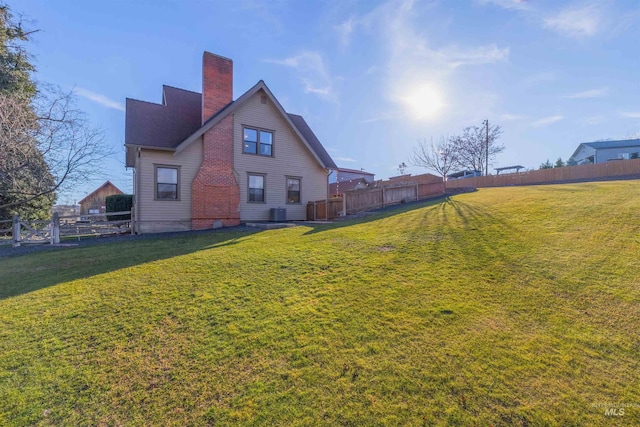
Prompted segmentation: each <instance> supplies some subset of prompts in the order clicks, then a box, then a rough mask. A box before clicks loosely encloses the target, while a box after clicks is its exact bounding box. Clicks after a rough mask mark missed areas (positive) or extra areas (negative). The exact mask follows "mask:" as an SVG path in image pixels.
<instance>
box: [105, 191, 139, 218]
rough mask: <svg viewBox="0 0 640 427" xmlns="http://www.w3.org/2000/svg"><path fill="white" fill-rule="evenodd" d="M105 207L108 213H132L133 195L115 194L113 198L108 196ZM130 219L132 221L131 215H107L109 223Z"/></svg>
mask: <svg viewBox="0 0 640 427" xmlns="http://www.w3.org/2000/svg"><path fill="white" fill-rule="evenodd" d="M105 207H106V209H107V213H109V212H124V211H130V210H131V208H132V207H133V195H131V194H114V195H113V196H107V198H106V199H105ZM128 219H131V214H124V215H107V221H124V220H128Z"/></svg>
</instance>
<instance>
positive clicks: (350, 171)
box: [338, 168, 375, 175]
mask: <svg viewBox="0 0 640 427" xmlns="http://www.w3.org/2000/svg"><path fill="white" fill-rule="evenodd" d="M338 172H348V173H359V174H361V175H375V174H374V173H371V172H367V171H364V170H361V169H347V168H338Z"/></svg>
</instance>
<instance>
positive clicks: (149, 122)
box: [125, 80, 337, 169]
mask: <svg viewBox="0 0 640 427" xmlns="http://www.w3.org/2000/svg"><path fill="white" fill-rule="evenodd" d="M260 90H262V91H264V93H265V94H266V95H267V96H268V97H269V98H270V99H271V101H272V102H273V105H274V106H275V107H276V109H277V110H278V111H279V112H280V114H282V117H283V118H284V120H285V122H287V123H288V124H289V126H290V127H291V129H292V130H293V132H294V133H295V134H296V135H297V136H298V137H299V138H300V140H301V141H302V142H303V143H304V144H305V146H306V147H307V149H308V150H309V152H310V153H311V154H312V155H313V157H314V158H315V159H316V160H317V161H318V163H320V164H321V165H322V167H324V168H326V169H336V168H337V166H336V164H335V163H334V162H333V159H332V158H331V156H330V155H329V153H327V151H326V150H325V149H324V147H323V146H322V144H321V143H320V141H319V140H318V138H317V137H316V135H315V134H314V133H313V131H312V130H311V128H310V127H309V125H308V124H307V122H306V121H305V120H304V118H303V117H302V116H299V115H297V114H289V113H287V112H286V111H285V110H284V108H282V105H280V102H278V100H277V99H276V98H275V96H274V95H273V93H272V92H271V90H269V88H268V87H267V85H266V84H265V82H264V81H262V80H260V81H259V82H258V83H256V84H255V85H254V86H253V87H252V88H251V89H249V90H248V91H247V92H245V93H244V94H242V96H240V97H239V98H238V99H236V100H235V101H231V102H230V103H229V104H227V105H226V106H225V107H224V108H222V110H220V111H218V112H217V113H216V114H214V115H213V116H212V117H210V118H209V119H208V120H207V121H206V122H205V123H204V124H202V125H201V118H202V95H201V94H199V93H196V92H191V91H188V90H184V89H178V88H175V87H171V86H163V87H162V104H155V103H152V102H145V101H138V100H136V99H129V98H127V112H126V125H125V146H139V147H147V148H154V149H156V150H168V151H175V152H176V153H179V152H181V151H182V150H184V149H185V148H186V147H187V146H189V145H190V144H191V143H192V142H194V141H196V140H197V139H198V138H200V137H201V136H202V135H203V134H204V133H205V132H206V131H208V130H209V129H211V128H212V127H213V126H215V125H216V124H217V123H219V122H220V121H221V120H222V119H224V118H225V117H227V116H228V115H229V114H231V113H233V112H234V111H236V110H237V109H238V108H240V107H241V106H242V105H243V104H244V103H245V102H246V101H247V100H248V99H249V98H251V97H252V96H253V95H254V94H256V93H257V92H258V91H260Z"/></svg>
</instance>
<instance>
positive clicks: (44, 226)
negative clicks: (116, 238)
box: [0, 211, 135, 247]
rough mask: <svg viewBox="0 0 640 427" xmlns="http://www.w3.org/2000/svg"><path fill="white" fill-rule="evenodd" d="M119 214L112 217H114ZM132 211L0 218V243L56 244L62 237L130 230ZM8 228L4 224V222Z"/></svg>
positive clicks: (79, 236)
mask: <svg viewBox="0 0 640 427" xmlns="http://www.w3.org/2000/svg"><path fill="white" fill-rule="evenodd" d="M116 216H117V217H119V218H117V219H116V218H114V217H116ZM133 219H134V218H133V214H132V211H123V212H109V213H103V214H90V215H83V216H82V219H80V217H78V216H77V215H66V216H59V215H58V214H57V213H54V214H53V215H52V217H51V220H49V221H25V220H22V219H20V217H19V216H14V217H13V220H3V221H0V226H2V225H4V226H5V227H3V228H2V229H0V244H12V245H13V247H18V246H20V245H22V244H52V245H53V244H58V243H60V241H61V239H62V240H73V239H74V238H77V239H78V240H80V238H82V237H90V236H104V235H117V234H133V233H134V231H135V230H134V227H133ZM9 222H10V223H11V228H10V229H9V228H6V225H7V223H9Z"/></svg>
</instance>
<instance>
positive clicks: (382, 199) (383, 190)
mask: <svg viewBox="0 0 640 427" xmlns="http://www.w3.org/2000/svg"><path fill="white" fill-rule="evenodd" d="M382 207H383V208H384V187H382Z"/></svg>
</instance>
